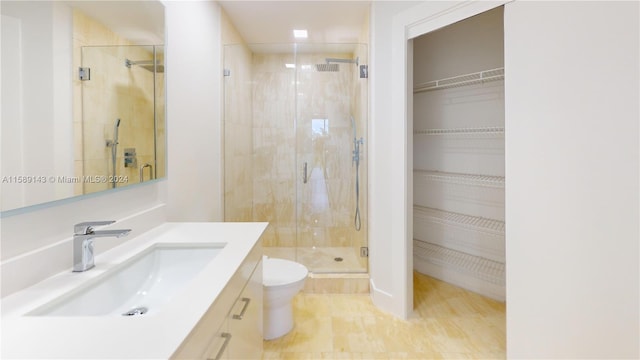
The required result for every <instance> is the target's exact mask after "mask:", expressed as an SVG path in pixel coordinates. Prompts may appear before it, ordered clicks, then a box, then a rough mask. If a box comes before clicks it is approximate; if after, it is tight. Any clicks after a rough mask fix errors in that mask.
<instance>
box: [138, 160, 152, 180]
mask: <svg viewBox="0 0 640 360" xmlns="http://www.w3.org/2000/svg"><path fill="white" fill-rule="evenodd" d="M146 167H148V168H149V180H152V179H153V166H151V164H149V163H146V164H144V165H142V166H140V182H143V181H144V168H146Z"/></svg>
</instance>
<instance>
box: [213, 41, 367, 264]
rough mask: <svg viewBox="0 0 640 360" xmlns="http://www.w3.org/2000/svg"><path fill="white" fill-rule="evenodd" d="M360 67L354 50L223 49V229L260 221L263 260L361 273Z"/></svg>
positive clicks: (362, 51) (361, 55)
mask: <svg viewBox="0 0 640 360" xmlns="http://www.w3.org/2000/svg"><path fill="white" fill-rule="evenodd" d="M327 59H329V63H327ZM356 59H357V63H356ZM334 60H337V61H334ZM365 64H367V49H366V45H360V44H315V45H311V44H304V45H301V44H268V45H264V44H252V45H244V44H242V45H227V46H225V52H224V68H225V69H224V74H225V76H224V96H225V104H224V106H225V109H224V118H225V119H224V143H225V145H224V153H225V220H226V221H268V222H269V223H270V226H269V227H268V229H267V231H266V233H265V235H264V237H263V245H264V251H265V254H267V255H270V256H276V257H281V258H288V259H292V260H295V261H298V262H300V263H302V264H304V265H305V266H307V268H309V270H310V271H312V272H314V273H345V272H356V273H357V272H367V271H368V262H367V257H366V256H361V254H364V255H366V253H367V232H366V231H367V225H366V220H367V213H366V209H367V196H366V189H367V178H366V177H367V167H366V158H367V153H366V151H365V149H366V146H367V134H366V129H367V125H366V124H367V107H368V104H367V94H368V84H367V81H368V80H367V79H366V77H362V78H361V77H360V65H365ZM356 139H357V141H356ZM356 146H357V147H358V150H359V151H358V152H354V151H355V147H356ZM357 189H358V190H359V191H357Z"/></svg>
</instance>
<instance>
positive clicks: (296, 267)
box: [262, 258, 308, 287]
mask: <svg viewBox="0 0 640 360" xmlns="http://www.w3.org/2000/svg"><path fill="white" fill-rule="evenodd" d="M307 274H308V270H307V268H306V267H305V266H304V265H302V264H299V263H297V262H294V261H290V260H285V259H274V258H266V259H264V260H263V264H262V283H263V285H264V286H267V287H270V286H282V285H288V284H292V283H296V282H298V281H302V280H304V279H306V278H307Z"/></svg>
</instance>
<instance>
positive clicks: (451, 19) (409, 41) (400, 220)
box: [390, 0, 514, 319]
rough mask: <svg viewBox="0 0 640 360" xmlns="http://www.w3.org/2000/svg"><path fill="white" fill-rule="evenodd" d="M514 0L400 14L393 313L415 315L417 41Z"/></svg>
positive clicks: (395, 39)
mask: <svg viewBox="0 0 640 360" xmlns="http://www.w3.org/2000/svg"><path fill="white" fill-rule="evenodd" d="M512 1H514V0H507V1H456V2H425V3H424V4H420V5H417V6H414V7H411V8H409V9H407V10H405V11H403V12H401V13H399V14H397V15H395V16H394V18H393V21H392V32H391V36H392V44H393V45H392V49H391V51H392V54H393V55H392V59H391V68H392V69H394V73H396V74H398V75H399V76H394V77H393V83H392V89H393V91H392V92H391V93H392V96H391V113H392V116H393V118H395V119H403V121H400V122H398V126H396V127H394V128H393V131H392V132H391V134H390V136H391V143H392V144H402V146H397V147H394V148H396V149H397V150H395V151H393V155H392V156H393V159H394V161H393V164H394V165H393V167H394V168H393V169H391V171H392V173H394V174H399V175H398V176H394V179H393V185H394V186H393V187H392V188H393V189H397V190H395V191H394V192H396V191H397V194H398V195H399V196H394V197H393V207H392V208H393V209H398V210H399V211H395V212H394V214H393V217H392V219H391V221H392V223H395V224H397V225H398V226H397V227H394V228H395V229H397V233H396V234H394V238H399V239H404V241H400V242H398V245H396V246H393V247H392V253H391V262H392V263H394V264H400V265H401V266H399V267H397V268H394V269H393V270H392V271H393V275H392V277H393V282H394V283H395V284H397V286H398V287H397V288H396V289H394V293H395V294H394V296H393V305H392V306H393V312H394V313H395V314H396V315H397V316H399V317H401V318H403V319H408V318H410V317H411V316H412V313H413V39H414V38H416V37H418V36H421V35H424V34H427V33H429V32H432V31H434V30H437V29H440V28H442V27H445V26H448V25H451V24H453V23H456V22H458V21H461V20H464V19H466V18H469V17H472V16H474V15H478V14H480V13H483V12H486V11H489V10H491V9H494V8H496V7H499V6H503V5H504V4H506V3H509V2H512Z"/></svg>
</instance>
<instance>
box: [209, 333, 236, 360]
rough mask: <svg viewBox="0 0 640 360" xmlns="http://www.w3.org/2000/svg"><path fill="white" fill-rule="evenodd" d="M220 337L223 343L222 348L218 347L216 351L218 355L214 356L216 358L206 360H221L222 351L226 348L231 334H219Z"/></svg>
mask: <svg viewBox="0 0 640 360" xmlns="http://www.w3.org/2000/svg"><path fill="white" fill-rule="evenodd" d="M220 337H222V338H224V342H223V343H222V347H220V350H218V353H217V354H216V357H214V358H213V359H212V358H207V360H220V359H222V354H224V350H225V349H226V348H227V345H229V340H231V334H229V333H226V332H223V333H222V334H220Z"/></svg>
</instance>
